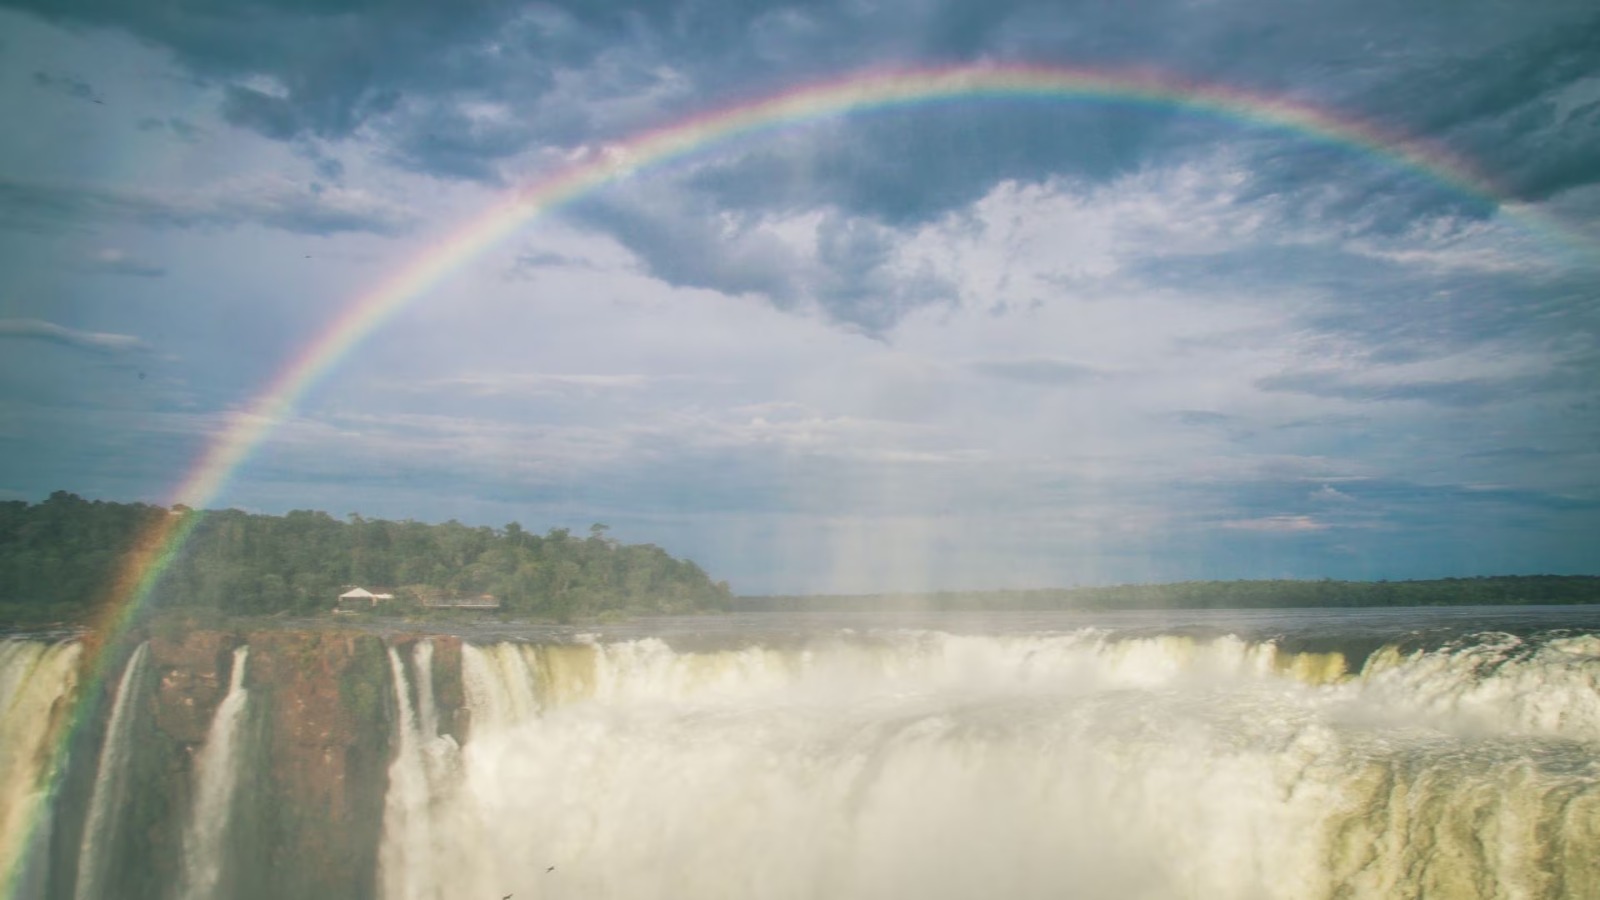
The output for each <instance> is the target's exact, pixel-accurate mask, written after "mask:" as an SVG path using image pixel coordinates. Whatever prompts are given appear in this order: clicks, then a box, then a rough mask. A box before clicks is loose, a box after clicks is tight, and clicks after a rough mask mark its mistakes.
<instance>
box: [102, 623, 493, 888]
mask: <svg viewBox="0 0 1600 900" xmlns="http://www.w3.org/2000/svg"><path fill="white" fill-rule="evenodd" d="M419 639H422V638H420V637H415V636H412V637H406V638H401V639H399V640H398V641H394V642H393V643H395V644H397V645H400V646H401V647H402V651H401V652H402V653H404V654H405V655H406V656H407V658H408V659H409V657H410V653H411V650H410V648H409V645H410V644H411V643H413V642H414V641H416V640H419ZM427 639H428V640H431V641H432V642H433V689H434V698H435V703H436V704H437V706H438V711H439V727H440V730H441V731H443V732H446V733H449V734H452V735H454V736H455V737H457V739H458V740H459V739H460V738H461V737H462V736H463V734H462V732H463V730H464V725H465V712H464V709H463V707H464V706H465V703H464V696H463V688H462V684H461V641H460V639H459V638H455V637H432V638H427ZM240 644H247V645H248V646H249V648H250V654H249V658H248V661H247V663H246V670H245V679H244V686H245V688H246V689H247V690H248V691H249V692H250V698H249V707H248V709H249V713H248V720H247V724H246V725H245V727H246V729H247V731H246V732H245V734H244V735H243V736H242V741H243V744H242V749H241V750H240V753H241V756H240V757H239V760H238V763H237V764H238V765H239V766H240V772H239V781H238V788H237V790H236V792H235V795H234V797H235V799H234V801H233V802H234V812H233V819H232V821H233V823H234V824H233V825H232V826H231V829H230V837H229V839H228V844H229V849H228V851H227V854H228V864H227V865H226V866H225V867H224V869H225V873H224V876H223V878H224V881H223V883H221V884H219V885H218V889H219V894H220V895H221V896H227V897H230V898H234V900H266V898H269V897H270V898H278V897H340V898H357V900H359V898H365V897H372V896H375V893H376V889H377V884H376V875H377V850H378V844H379V841H380V838H381V829H382V823H383V804H384V794H385V792H386V791H387V788H388V770H389V763H390V747H391V742H392V736H393V730H394V718H395V696H394V685H393V684H391V674H390V668H389V663H388V657H387V651H386V642H385V640H384V639H381V638H379V637H377V636H375V635H370V634H357V633H346V632H334V631H329V632H321V631H311V630H305V631H256V632H252V633H249V634H240V633H237V632H228V631H221V630H195V631H191V632H188V633H185V634H183V635H181V636H160V637H156V636H153V637H152V638H151V639H150V654H151V664H152V666H153V667H154V674H155V676H156V690H155V694H154V697H153V698H152V701H153V706H154V716H153V717H152V719H151V720H147V721H150V722H151V725H152V726H153V727H152V729H151V733H150V735H149V740H150V742H151V744H150V747H151V748H157V749H147V750H146V751H145V752H146V755H147V756H148V758H149V759H151V760H153V761H154V762H153V763H152V765H154V768H152V769H151V771H150V777H149V778H147V779H146V781H145V782H143V793H144V795H145V797H146V799H145V800H144V801H143V802H144V803H145V807H146V808H147V810H148V811H147V812H146V813H141V815H143V816H145V819H144V821H146V822H147V823H148V824H147V826H146V829H147V832H148V833H147V834H146V835H145V836H144V837H143V838H141V839H140V841H139V852H138V853H137V854H135V855H138V856H140V857H141V858H144V859H146V860H147V864H146V866H147V868H148V867H151V866H153V865H154V863H153V861H152V858H153V857H162V858H163V859H165V860H166V861H167V862H170V863H171V864H172V865H168V866H165V867H161V872H162V873H164V874H160V877H159V878H156V877H155V876H152V878H153V881H152V885H151V887H150V888H149V890H140V891H135V892H133V893H132V894H130V895H129V896H130V897H133V896H135V895H137V896H138V897H140V898H145V897H148V898H152V900H154V898H159V897H161V896H165V895H167V894H168V893H170V890H168V888H170V887H171V878H172V877H173V875H172V874H171V873H175V871H176V870H175V869H173V866H175V865H176V863H177V852H178V846H177V845H178V838H179V836H180V834H181V828H182V825H183V822H184V821H185V820H186V818H187V810H188V807H189V804H190V802H191V799H192V798H191V796H190V790H189V789H190V787H191V783H190V782H191V779H192V777H193V765H194V758H195V755H196V754H197V753H198V752H199V749H200V747H201V746H202V745H203V743H204V741H205V740H206V737H207V734H208V732H209V730H210V727H211V722H212V719H213V718H214V717H215V715H216V711H217V707H218V706H219V705H220V704H221V702H222V700H223V698H224V696H225V695H226V693H227V689H228V680H229V674H230V673H229V666H230V665H231V661H232V658H233V650H234V648H236V647H237V646H239V645H240ZM162 747H164V748H167V749H159V748H162ZM152 871H154V869H152ZM157 882H159V883H157ZM162 885H166V887H162Z"/></svg>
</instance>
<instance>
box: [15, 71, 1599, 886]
mask: <svg viewBox="0 0 1600 900" xmlns="http://www.w3.org/2000/svg"><path fill="white" fill-rule="evenodd" d="M985 98H1006V99H1026V98H1039V99H1048V100H1062V101H1095V102H1111V103H1119V104H1126V105H1132V106H1143V107H1154V108H1170V109H1178V110H1181V111H1185V112H1189V113H1192V114H1199V115H1207V116H1213V117H1218V118H1222V119H1225V120H1229V121H1234V122H1238V123H1241V124H1245V125H1249V126H1255V127H1260V128H1265V129H1270V130H1275V131H1281V132H1285V133H1289V134H1292V135H1295V136H1297V137H1299V138H1301V139H1303V140H1307V141H1311V142H1314V143H1318V144H1325V145H1330V146H1334V147H1337V148H1342V149H1345V150H1348V151H1350V152H1354V153H1357V154H1361V155H1368V156H1371V157H1374V158H1376V159H1378V160H1380V161H1382V162H1383V163H1385V164H1386V165H1389V166H1392V167H1394V168H1395V169H1397V170H1399V171H1403V172H1409V173H1413V174H1417V175H1420V176H1422V177H1424V178H1426V179H1428V180H1429V181H1432V182H1434V183H1437V184H1440V185H1443V186H1445V187H1447V188H1449V189H1450V190H1452V191H1454V192H1457V193H1459V194H1463V195H1466V196H1469V197H1472V198H1475V199H1478V200H1483V201H1487V202H1488V203H1489V204H1490V205H1491V206H1493V207H1495V208H1497V209H1499V208H1508V207H1507V205H1506V204H1505V202H1504V201H1503V198H1504V196H1505V193H1504V192H1503V191H1500V190H1498V189H1496V186H1495V185H1494V184H1493V183H1492V182H1491V181H1490V180H1489V179H1488V178H1486V177H1485V176H1483V175H1482V174H1480V173H1478V172H1476V171H1475V170H1474V169H1473V168H1472V167H1471V166H1469V165H1468V164H1467V163H1465V162H1464V161H1463V160H1461V159H1458V158H1455V157H1453V156H1452V155H1450V154H1449V153H1448V152H1447V151H1445V150H1444V149H1443V148H1440V147H1436V146H1432V145H1429V144H1425V143H1422V142H1420V141H1417V140H1415V139H1412V138H1409V137H1406V136H1404V135H1400V134H1397V133H1392V132H1387V131H1384V130H1383V129H1380V128H1378V127H1377V126H1374V125H1371V124H1366V123H1361V122H1357V121H1355V120H1352V119H1347V118H1342V117H1339V116H1337V115H1335V114H1333V113H1330V112H1327V111H1324V110H1319V109H1316V108H1313V107H1311V106H1309V105H1306V104H1304V103H1301V102H1297V101H1294V100H1292V99H1288V98H1281V97H1269V96H1263V95H1259V94H1252V93H1248V92H1245V91H1242V90H1238V89H1235V88H1230V87H1222V86H1218V85H1206V84H1200V83H1196V82H1193V81H1186V80H1182V79H1178V78H1174V77H1170V76H1166V75H1162V74H1158V73H1154V72H1148V71H1140V72H1132V73H1113V72H1105V71H1094V70H1082V69H1070V68H1059V67H1052V66H1039V65H974V66H956V67H946V68H925V69H910V70H884V71H868V72H864V73H856V74H853V75H849V76H846V77H844V78H840V79H837V80H833V81H827V82H823V83H818V84H812V85H807V86H803V87H799V88H795V89H792V90H787V91H783V92H781V93H778V94H775V95H772V96H766V97H762V98H759V99H754V100H750V101H747V102H741V103H736V104H734V105H731V106H727V107H724V108H721V109H717V110H713V111H710V112H705V113H702V114H699V115H695V116H691V117H689V118H687V119H683V120H681V121H678V122H675V123H673V124H670V125H666V126H663V127H660V128H657V129H654V130H651V131H646V132H644V133H641V134H639V135H636V136H634V137H632V138H629V139H627V140H624V141H621V142H619V143H616V144H613V145H609V146H607V147H606V148H605V149H604V150H602V151H600V152H596V153H593V154H591V155H590V157H589V158H588V159H585V160H582V161H579V162H577V163H575V164H573V165H571V166H569V167H567V168H565V169H563V170H561V171H558V172H555V173H554V174H552V175H550V176H548V177H546V178H544V179H542V180H539V181H536V182H534V183H532V184H529V185H527V186H525V187H522V188H519V189H517V190H514V191H512V192H510V193H509V194H507V195H506V196H505V197H504V198H503V199H501V200H500V201H499V202H498V203H496V204H495V205H493V206H492V207H490V208H489V209H487V210H485V211H484V212H483V213H482V214H481V215H478V216H477V217H476V218H474V219H473V220H472V221H470V222H469V223H468V224H467V225H466V226H465V227H462V228H460V229H459V230H457V231H456V232H454V233H453V234H450V235H447V236H446V237H444V238H443V239H442V240H440V241H439V242H438V243H437V244H435V245H434V246H433V248H432V249H431V250H429V251H428V252H426V253H424V254H422V255H420V256H419V257H418V258H416V259H414V260H413V261H411V262H410V263H408V264H407V265H406V266H404V267H403V268H401V269H399V270H398V271H396V272H395V273H394V274H393V275H392V276H390V277H389V278H388V279H387V280H385V281H383V282H382V283H380V284H378V285H376V286H374V287H373V288H372V289H371V290H369V291H367V292H366V293H364V294H361V295H360V296H357V297H356V298H354V299H353V300H352V301H350V303H349V304H348V305H346V306H345V307H344V309H343V311H342V312H340V313H339V315H338V317H337V318H336V319H335V320H334V321H333V322H332V323H331V324H330V325H329V326H328V327H327V328H326V329H325V330H324V331H323V332H322V333H321V334H320V335H319V336H318V337H317V338H316V339H315V340H313V341H312V342H311V343H310V344H309V345H308V346H307V347H306V348H305V349H304V350H303V351H302V352H301V353H299V355H297V356H295V357H294V358H293V359H291V360H290V361H289V363H288V364H287V365H286V366H284V368H283V369H282V371H281V372H279V373H278V375H277V376H276V377H274V378H273V379H272V380H271V381H270V382H269V383H268V384H267V385H266V386H265V388H263V389H262V390H261V392H260V393H259V395H258V396H256V397H255V399H253V400H252V401H250V402H249V403H248V404H247V405H246V406H245V407H244V408H243V409H242V410H240V411H239V412H237V413H236V414H235V415H234V417H233V419H232V422H231V424H230V425H229V426H228V427H227V428H226V429H225V430H224V431H223V433H222V434H221V435H220V436H219V437H218V438H216V439H215V440H214V442H213V443H212V444H211V446H210V447H209V448H208V449H206V450H205V452H204V453H203V454H202V455H201V457H200V458H199V460H198V461H197V463H196V464H195V465H194V467H193V468H192V469H191V470H190V471H189V473H188V475H187V476H186V477H185V478H184V479H183V480H182V482H181V483H180V484H179V486H178V487H177V489H176V490H175V491H174V492H173V494H172V496H171V498H170V499H169V501H168V504H169V505H176V504H183V505H185V506H188V507H191V508H193V509H204V508H205V507H206V506H208V505H209V504H211V503H212V502H213V501H214V500H215V499H216V498H217V497H218V496H219V495H220V494H221V493H222V490H223V488H224V487H225V485H226V484H227V481H228V479H229V477H230V476H231V475H232V474H233V473H234V472H236V471H237V470H238V469H239V467H240V466H241V465H242V464H243V463H244V462H245V460H246V459H247V458H248V457H249V455H250V453H251V451H253V450H254V449H255V448H256V447H257V446H259V445H260V444H261V442H262V440H263V439H264V438H265V437H266V436H267V435H268V434H270V433H271V432H272V430H273V428H274V427H275V426H276V425H277V424H278V423H279V422H281V421H282V420H283V419H284V418H285V417H286V416H288V415H289V414H290V412H291V411H292V410H293V409H294V406H295V404H296V403H297V402H298V401H299V400H300V398H301V397H303V396H304V395H305V393H306V391H307V390H308V389H309V388H310V387H311V386H312V385H314V384H316V383H317V382H318V381H320V380H322V379H323V378H325V377H327V376H328V374H329V373H330V372H331V371H332V370H333V369H334V368H335V366H337V365H338V363H339V361H340V360H341V359H343V358H344V357H345V356H346V354H348V353H349V352H350V351H351V350H352V349H353V348H354V347H356V345H357V344H359V343H360V342H361V341H362V340H363V339H365V338H366V337H367V336H368V335H370V334H371V333H372V332H373V331H374V330H375V329H377V328H378V327H379V326H380V325H382V324H383V322H384V321H385V320H387V319H389V318H390V317H391V316H393V315H394V314H395V313H396V312H397V311H399V310H400V309H402V308H404V307H405V306H406V305H407V304H408V303H411V302H413V301H415V300H417V299H418V298H420V297H423V296H425V295H426V294H427V293H428V292H429V291H430V290H432V289H433V288H434V287H435V286H437V285H438V284H439V283H440V282H441V281H443V280H444V279H445V278H447V277H448V276H449V275H450V274H451V273H453V272H455V271H456V270H458V269H460V268H462V267H463V266H465V265H466V264H468V263H469V262H471V261H472V260H473V259H475V258H476V257H478V256H479V255H480V254H482V253H483V252H484V251H485V250H487V249H488V248H490V247H492V246H494V245H495V244H497V243H498V242H500V241H501V240H503V239H504V238H505V237H506V236H508V235H510V234H512V233H513V232H515V231H517V230H518V229H519V228H522V227H523V226H525V225H527V224H529V223H530V222H532V221H534V220H536V219H538V218H539V217H540V216H543V215H546V214H549V213H550V212H552V211H554V210H557V209H560V208H561V207H562V206H563V205H565V204H567V203H570V202H572V201H574V200H576V199H578V198H581V197H583V196H585V195H587V194H589V193H591V192H593V191H595V190H598V189H600V188H603V187H605V186H606V185H608V184H611V183H613V182H615V181H617V180H619V179H622V178H625V177H628V176H631V175H636V174H639V173H645V172H649V171H652V170H656V169H659V168H661V167H663V166H667V165H669V164H671V163H673V162H674V161H677V160H681V159H685V158H688V157H692V156H693V155H694V154H696V153H699V152H701V151H704V150H706V149H708V148H713V147H716V146H719V145H721V144H724V143H725V142H728V141H730V140H733V139H736V138H740V137H747V136H752V135H759V134H762V133H765V132H771V131H776V130H779V129H784V128H790V127H794V126H798V125H803V124H806V123H811V122H817V121H822V120H827V119H831V118H836V117H839V116H842V115H845V114H851V113H860V112H867V111H873V110H884V109H893V108H903V107H913V106H920V105H928V104H934V103H938V102H942V101H949V100H965V99H985ZM1518 214H1519V217H1521V218H1524V219H1528V220H1530V221H1531V222H1533V224H1534V225H1535V227H1536V230H1538V231H1552V232H1557V233H1559V231H1560V229H1559V227H1558V226H1550V225H1546V226H1544V227H1539V226H1540V224H1541V223H1539V222H1538V221H1537V217H1536V215H1535V213H1534V212H1533V211H1531V210H1521V211H1520V212H1519V213H1518ZM1584 243H1585V244H1587V242H1584ZM1585 251H1586V252H1591V251H1592V245H1590V246H1586V247H1585ZM200 518H201V516H200V515H198V514H186V515H180V514H173V515H170V516H167V517H166V518H165V519H164V521H162V522H161V523H159V524H158V525H156V526H155V527H154V528H152V529H151V531H150V533H148V534H146V535H144V536H142V539H141V541H140V545H139V546H140V549H139V550H138V551H137V552H136V553H134V554H132V555H131V558H130V561H129V562H128V563H127V565H126V566H125V567H124V569H123V571H122V572H121V573H120V577H119V578H118V580H117V582H116V583H115V585H114V586H113V588H112V590H111V592H110V596H109V597H108V601H107V602H106V604H105V605H104V607H103V609H104V612H103V613H102V614H101V617H100V620H99V621H98V622H97V623H96V627H95V629H94V631H93V633H94V634H95V635H96V636H97V637H96V638H95V640H94V645H95V647H97V648H104V647H107V646H110V645H112V644H114V643H115V641H116V639H117V638H119V637H120V636H121V635H122V634H123V633H124V632H125V631H126V630H127V628H128V627H129V625H130V624H131V622H132V620H133V618H134V616H135V615H136V614H137V613H138V612H139V610H140V609H141V608H142V607H143V606H144V605H145V603H146V602H147V600H148V598H149V597H150V595H151V593H152V591H153V590H154V588H155V586H156V585H157V583H158V582H159V581H160V579H161V576H162V574H163V573H164V572H165V570H166V568H167V566H168V564H169V562H170V561H171V559H172V558H173V557H174V556H175V555H176V554H177V553H178V551H179V550H180V549H181V548H182V547H183V545H184V543H185V541H186V539H187V538H188V536H189V534H190V533H191V531H192V530H193V528H194V525H195V524H196V522H197V521H198V520H199V519H200ZM91 651H92V652H91V653H90V657H91V663H90V665H89V668H88V670H87V672H86V677H85V678H84V679H83V681H82V685H83V687H82V690H81V692H80V695H79V696H80V697H88V696H90V695H92V694H93V693H94V692H95V691H96V690H97V688H98V686H99V685H100V684H101V683H102V682H103V680H104V678H105V676H106V671H105V670H106V667H107V665H108V659H107V658H108V657H109V656H110V654H108V653H104V652H97V651H95V650H94V648H91ZM77 705H78V710H79V711H78V712H77V713H75V714H74V716H73V717H72V719H71V720H70V722H69V724H68V725H67V726H66V729H65V732H66V733H64V734H62V735H61V736H60V737H59V738H58V740H57V745H56V746H57V747H58V750H57V752H56V757H57V760H58V762H59V759H60V757H61V753H62V751H61V750H60V749H59V748H64V747H65V746H66V745H67V744H68V743H69V742H70V737H71V733H72V732H73V731H75V730H76V729H77V728H78V727H80V725H81V721H80V720H81V719H83V718H84V715H83V713H82V710H84V709H87V708H88V707H90V706H92V705H93V704H90V703H87V702H82V701H80V702H79V703H78V704H77ZM60 768H61V767H60V765H59V764H57V765H56V766H55V767H54V769H55V770H56V771H59V769H60ZM53 793H54V788H53V786H52V787H51V788H50V789H48V790H47V792H46V798H48V796H49V795H52V794H53ZM41 802H48V799H44V800H42V801H41ZM39 818H40V817H39V816H38V815H37V814H36V815H35V816H34V821H35V822H37V821H38V820H39ZM4 849H5V848H0V851H3V850H4ZM13 860H14V861H15V860H16V857H15V856H13ZM10 868H11V871H9V872H5V873H0V874H4V876H5V878H4V880H3V881H0V884H3V885H4V886H5V887H6V889H7V890H6V894H7V896H10V895H11V894H12V888H13V885H14V882H15V880H16V874H17V871H16V870H17V869H18V868H20V867H19V866H16V865H13V866H11V867H10Z"/></svg>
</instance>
